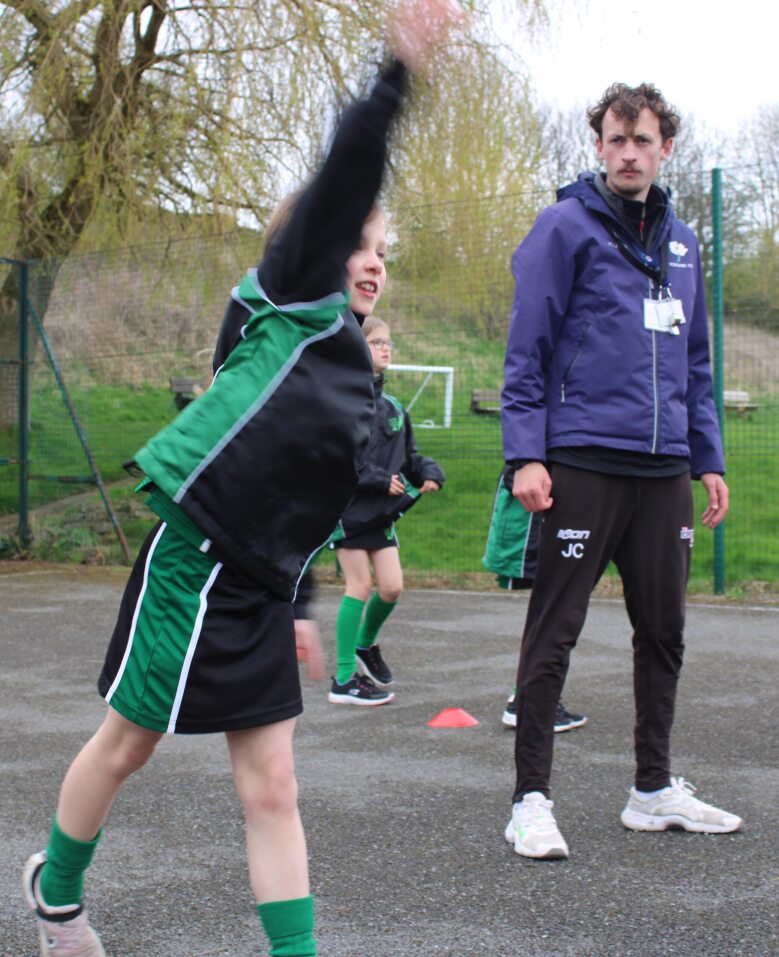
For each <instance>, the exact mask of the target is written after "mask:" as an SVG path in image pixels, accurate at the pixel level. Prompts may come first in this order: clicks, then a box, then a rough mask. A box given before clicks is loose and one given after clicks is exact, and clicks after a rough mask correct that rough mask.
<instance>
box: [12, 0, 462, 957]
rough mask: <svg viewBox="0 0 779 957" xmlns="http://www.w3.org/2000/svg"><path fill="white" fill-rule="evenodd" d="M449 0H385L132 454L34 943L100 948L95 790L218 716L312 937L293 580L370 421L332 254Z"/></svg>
mask: <svg viewBox="0 0 779 957" xmlns="http://www.w3.org/2000/svg"><path fill="white" fill-rule="evenodd" d="M456 16H457V14H456V13H455V11H454V9H453V8H452V7H451V6H450V4H449V0H404V2H403V3H401V5H400V6H399V7H398V8H396V10H395V13H394V15H393V17H392V20H391V24H390V27H391V45H392V49H393V52H394V54H395V56H396V57H397V60H395V61H394V62H393V64H392V65H391V66H390V67H389V68H388V70H387V71H386V72H385V73H384V74H383V76H382V78H381V79H380V80H379V81H378V82H377V84H376V86H375V87H374V89H373V91H372V93H371V94H370V96H369V97H368V98H367V99H366V100H364V101H362V102H359V103H357V104H355V106H354V107H352V109H351V110H349V111H348V112H347V114H346V115H345V116H344V118H343V120H342V122H341V124H340V126H339V129H338V132H337V134H336V136H335V138H334V141H333V144H332V147H331V149H330V153H329V155H328V157H327V159H326V161H325V163H324V165H323V167H322V169H321V170H320V172H319V173H318V175H317V177H316V179H315V180H314V181H313V182H312V183H311V184H310V185H309V186H308V188H307V189H306V190H305V191H304V192H302V194H300V195H299V197H298V198H297V201H296V203H295V204H294V207H293V208H292V209H291V212H290V214H289V219H288V221H287V222H286V224H285V225H283V226H282V228H281V229H280V231H279V233H278V235H277V236H276V238H275V239H274V240H273V241H272V242H271V244H270V247H269V249H268V250H267V253H266V255H265V256H264V258H263V259H262V261H261V263H260V264H259V267H258V268H257V269H254V270H251V271H250V272H249V274H248V275H247V277H246V278H245V279H244V280H243V282H242V283H241V284H240V286H239V287H238V288H237V289H236V290H235V291H234V293H233V299H232V302H231V304H230V306H229V308H228V312H227V315H226V317H225V321H224V324H223V328H222V333H221V334H220V338H219V344H218V346H217V365H218V368H217V371H216V375H215V377H214V380H213V383H212V385H211V387H210V389H209V390H208V391H207V392H206V393H205V394H204V395H202V396H201V397H200V398H199V399H198V400H197V401H196V402H193V403H192V404H191V405H189V406H187V408H186V409H184V411H183V412H182V413H181V415H180V416H179V417H178V418H177V419H176V420H175V421H174V422H173V423H172V424H171V425H170V426H168V427H167V428H166V429H164V430H163V431H162V432H161V433H159V434H158V435H157V436H155V437H154V438H153V439H151V440H150V441H149V443H148V444H147V445H146V446H145V447H144V448H143V449H141V450H140V452H138V453H137V455H136V456H135V460H136V463H137V465H138V466H139V467H140V468H141V469H142V470H143V472H144V473H145V474H146V476H147V480H146V482H145V483H144V485H145V487H146V489H147V490H148V493H149V498H148V502H149V504H150V506H151V508H152V509H153V510H154V511H155V513H156V514H157V515H158V516H159V517H160V519H161V521H160V522H159V523H158V525H157V526H156V527H155V528H154V530H153V531H152V533H151V534H150V536H149V538H148V539H147V541H146V542H145V543H144V545H143V547H142V549H141V552H140V554H139V556H138V559H137V561H136V564H135V567H134V569H133V572H132V574H131V576H130V580H129V582H128V585H127V588H126V590H125V594H124V598H123V601H122V605H121V609H120V612H119V620H118V623H117V626H116V630H115V632H114V635H113V638H112V640H111V643H110V646H109V648H108V652H107V656H106V661H105V665H104V668H103V672H102V674H101V677H100V682H99V687H100V691H101V694H102V695H103V696H104V697H105V699H106V701H107V702H108V705H109V707H108V710H107V713H106V716H105V719H104V720H103V723H102V725H101V726H100V728H99V729H98V731H97V732H96V734H95V735H94V736H93V737H92V738H91V739H90V740H89V741H88V742H87V744H86V745H85V746H84V748H83V749H82V750H81V752H80V753H79V754H78V755H77V756H76V758H75V760H74V761H73V763H72V764H71V765H70V768H69V770H68V772H67V774H66V775H65V779H64V781H63V784H62V788H61V792H60V796H59V803H58V805H57V810H56V816H55V819H54V823H53V827H52V830H51V835H50V838H49V843H48V847H47V849H46V850H45V851H43V852H41V853H38V854H34V855H33V856H32V857H31V858H30V860H29V861H28V863H27V867H26V868H25V873H24V888H25V893H26V896H27V899H28V901H29V903H30V906H31V907H32V908H34V910H35V912H36V914H37V918H38V930H39V935H40V950H41V954H42V955H45V957H103V955H104V953H105V952H104V950H103V947H102V944H101V943H100V940H99V938H98V936H97V934H96V933H95V932H94V930H93V929H92V928H91V927H90V926H89V923H88V920H87V914H86V911H85V910H84V906H83V882H84V873H85V871H86V869H87V867H88V866H89V863H90V861H91V859H92V855H93V853H94V851H95V848H96V846H97V844H98V841H99V839H100V836H101V833H102V828H103V825H104V823H105V820H106V818H107V816H108V812H109V810H110V808H111V805H112V804H113V801H114V799H115V798H116V796H117V794H118V793H119V790H120V789H121V787H122V785H123V784H124V782H125V780H126V779H127V778H128V777H129V776H130V775H131V774H132V773H133V772H134V771H136V770H138V769H139V768H141V767H142V766H143V765H144V764H145V763H146V762H147V761H148V760H149V758H150V757H151V755H152V754H153V753H154V750H155V747H156V745H157V744H158V742H159V740H160V738H161V737H162V735H163V734H164V733H195V732H216V731H221V732H224V733H225V734H226V737H227V744H228V748H229V751H230V757H231V761H232V767H233V777H234V781H235V786H236V790H237V792H238V796H239V798H240V801H241V805H242V807H243V812H244V816H245V819H246V841H247V854H248V861H249V878H250V882H251V887H252V891H253V893H254V896H255V899H256V901H257V904H258V912H259V916H260V919H261V921H262V924H263V927H264V928H265V931H266V933H267V935H268V937H269V939H270V953H271V955H274V957H281V955H284V957H311V955H314V954H315V953H316V944H315V942H314V934H313V926H314V918H313V900H312V898H311V896H310V890H309V881H308V863H307V854H306V844H305V838H304V835H303V828H302V825H301V821H300V816H299V812H298V805H297V782H296V777H295V771H294V762H293V754H292V733H293V729H294V726H295V718H296V716H297V715H298V714H299V713H300V711H301V710H302V706H301V695H300V682H299V676H298V670H297V662H296V655H295V633H294V624H293V612H292V599H293V596H294V594H295V588H296V583H297V580H298V578H299V576H300V574H301V571H302V569H303V568H304V566H305V564H306V561H307V559H308V557H309V555H310V554H311V553H312V552H314V551H315V550H316V549H317V548H318V547H319V546H320V545H321V543H322V542H323V541H324V540H325V539H326V538H327V537H328V535H329V533H330V532H331V531H332V528H333V527H334V526H335V524H336V522H337V521H338V518H339V516H340V515H341V514H342V512H343V510H344V508H345V506H346V504H347V502H348V501H349V498H350V496H351V494H352V492H353V490H354V487H355V485H356V481H357V467H358V465H359V464H360V463H361V462H362V461H363V459H364V458H365V454H366V452H367V447H368V441H369V437H370V429H371V420H372V414H373V403H374V398H373V384H372V379H371V370H370V363H369V361H368V356H367V350H366V347H365V342H364V339H363V336H362V333H361V330H360V324H359V319H358V317H356V316H355V313H354V312H352V311H351V310H350V309H349V304H348V297H347V295H346V294H345V293H344V292H343V290H344V285H345V282H346V276H347V272H348V273H350V274H351V275H352V276H358V275H361V270H363V269H364V268H365V261H366V259H367V260H371V259H373V258H375V256H376V253H377V234H378V233H383V229H382V227H381V226H380V218H379V217H377V216H376V215H375V214H373V213H372V212H371V211H372V210H373V209H374V206H375V200H376V195H377V193H378V190H379V188H380V185H381V181H382V174H383V171H384V166H385V158H386V148H387V142H388V136H389V132H390V128H391V125H392V121H393V118H394V117H395V115H396V114H397V112H398V109H399V107H400V104H401V101H402V99H403V91H404V87H405V79H406V68H410V69H413V70H422V69H424V68H425V67H426V66H427V65H428V64H429V62H430V59H431V57H432V56H433V54H434V52H435V50H436V48H437V47H438V46H439V45H440V43H442V42H443V41H444V40H445V38H446V35H447V33H448V30H449V28H450V26H451V25H452V23H453V22H454V20H455V18H456ZM404 64H405V65H404ZM360 285H361V283H360V280H359V279H358V281H357V286H358V287H359V286H360ZM363 285H364V283H363ZM373 301H374V299H373V298H372V297H371V296H370V295H367V296H360V295H358V294H355V297H354V301H353V303H352V306H353V308H354V310H355V312H357V313H359V314H361V315H366V314H367V313H369V312H370V311H371V309H372V302H373ZM313 383H316V396H315V401H313V402H312V396H311V389H312V384H313ZM116 872H117V875H119V874H120V873H121V863H118V864H117V868H116ZM136 932H137V931H136ZM117 951H118V952H119V953H121V951H122V948H121V945H118V946H117Z"/></svg>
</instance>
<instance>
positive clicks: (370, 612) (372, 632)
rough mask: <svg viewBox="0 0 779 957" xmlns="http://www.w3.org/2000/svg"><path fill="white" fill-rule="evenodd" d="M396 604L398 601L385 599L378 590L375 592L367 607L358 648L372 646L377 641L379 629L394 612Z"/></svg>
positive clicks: (358, 637)
mask: <svg viewBox="0 0 779 957" xmlns="http://www.w3.org/2000/svg"><path fill="white" fill-rule="evenodd" d="M395 605H397V602H396V601H384V599H383V598H382V597H381V596H380V595H379V593H378V592H377V591H375V592H374V593H373V595H372V596H371V599H370V601H369V602H368V604H367V606H366V608H365V617H364V618H363V620H362V625H361V626H360V631H359V634H358V635H357V647H358V648H370V646H371V645H372V644H373V643H374V642H375V641H376V636H377V635H378V634H379V629H380V628H381V626H382V625H383V624H384V622H385V621H386V620H387V619H388V618H389V616H390V615H391V614H392V609H393V608H394V607H395Z"/></svg>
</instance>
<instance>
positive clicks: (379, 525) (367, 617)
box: [328, 316, 444, 706]
mask: <svg viewBox="0 0 779 957" xmlns="http://www.w3.org/2000/svg"><path fill="white" fill-rule="evenodd" d="M362 331H363V335H364V336H365V339H366V341H367V343H368V346H369V348H370V350H371V359H372V360H373V372H374V375H375V380H374V382H375V389H376V415H375V417H374V420H373V428H372V431H371V444H370V449H369V452H368V461H367V463H366V464H365V465H364V467H363V468H362V469H361V470H360V479H359V483H358V485H357V491H356V492H355V494H354V496H353V498H352V500H351V502H349V505H348V507H347V509H346V511H345V512H344V514H343V516H342V518H341V521H340V523H339V533H340V534H337V535H336V537H335V540H334V543H333V546H334V548H336V549H337V550H338V561H339V563H340V565H341V568H342V570H343V573H344V578H345V579H346V589H345V594H344V597H343V599H342V600H341V607H340V608H339V611H338V618H337V620H336V626H335V628H336V632H335V636H336V651H337V672H336V675H335V677H334V678H333V683H332V687H331V689H330V694H329V695H328V699H329V700H330V701H331V702H332V703H333V704H356V705H369V706H370V705H374V706H375V705H382V704H389V703H390V702H391V701H392V700H393V699H394V697H395V695H394V693H392V692H391V691H389V690H388V689H389V688H390V687H391V685H392V683H393V677H392V672H391V671H390V669H389V668H388V667H387V664H386V662H385V661H384V658H383V656H382V654H381V649H380V648H379V645H378V643H377V641H376V638H377V637H378V633H379V629H380V628H381V626H382V625H383V624H384V622H385V621H386V620H387V618H388V617H389V616H390V614H391V613H392V610H393V609H394V607H395V605H396V604H397V602H398V599H399V598H400V594H401V592H402V591H403V572H402V569H401V567H400V555H399V552H398V539H397V536H396V534H395V519H396V518H399V517H400V516H401V515H402V514H403V512H404V511H405V510H406V509H407V508H409V507H410V506H411V505H412V504H413V503H414V501H415V500H416V498H417V497H418V496H419V495H420V494H422V495H424V494H425V493H427V492H437V491H438V490H439V489H440V488H441V486H442V485H443V483H444V473H443V471H442V470H441V468H440V466H439V465H438V464H437V463H436V462H434V461H433V460H432V459H429V458H425V456H423V455H420V454H419V453H418V452H417V448H416V443H415V441H414V432H413V429H412V428H411V420H410V419H409V416H408V413H407V412H406V411H405V410H404V409H403V406H402V405H401V404H400V403H399V402H398V400H397V399H395V398H393V397H392V396H390V395H387V393H386V392H384V372H385V371H386V370H387V368H388V367H389V364H390V362H391V361H392V342H391V340H390V338H389V327H388V326H387V324H386V323H385V322H382V320H381V319H377V318H376V317H373V316H372V317H370V318H368V319H366V320H365V322H364V323H363V327H362ZM371 566H372V567H373V571H374V573H375V575H376V591H375V592H374V593H373V595H372V596H371V591H372V588H373V586H372V583H371ZM369 599H370V600H369ZM355 666H356V668H357V670H356V671H355Z"/></svg>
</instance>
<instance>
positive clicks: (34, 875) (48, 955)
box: [22, 851, 106, 957]
mask: <svg viewBox="0 0 779 957" xmlns="http://www.w3.org/2000/svg"><path fill="white" fill-rule="evenodd" d="M45 863H46V852H45V851H41V852H40V853H38V854H33V855H32V857H31V858H30V859H29V860H28V861H27V864H26V865H25V868H24V875H23V877H22V885H23V887H24V896H25V897H26V898H27V903H28V904H29V905H30V907H31V908H32V909H33V910H34V911H35V916H36V918H37V922H38V939H39V943H40V949H41V957H106V952H105V951H104V950H103V945H102V944H101V943H100V938H99V937H98V936H97V934H96V933H95V931H94V929H93V928H92V927H90V926H89V920H88V918H87V912H86V911H85V910H83V909H82V907H81V906H76V907H72V906H68V907H48V906H47V905H46V903H45V902H44V900H43V898H42V897H41V895H40V891H39V890H38V877H39V875H40V872H41V868H42V867H43V865H44V864H45ZM71 915H72V916H71Z"/></svg>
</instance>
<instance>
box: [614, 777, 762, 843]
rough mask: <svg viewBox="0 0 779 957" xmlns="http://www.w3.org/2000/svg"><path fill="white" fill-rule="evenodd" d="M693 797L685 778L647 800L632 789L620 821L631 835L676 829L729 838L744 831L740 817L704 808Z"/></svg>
mask: <svg viewBox="0 0 779 957" xmlns="http://www.w3.org/2000/svg"><path fill="white" fill-rule="evenodd" d="M694 793H695V787H694V786H693V785H692V784H690V782H689V781H685V780H684V778H671V784H670V785H669V787H667V788H663V790H662V791H660V793H659V794H656V795H655V796H654V797H652V798H647V799H645V800H642V799H641V798H640V797H639V796H638V795H637V794H636V789H635V788H631V789H630V797H629V798H628V803H627V805H626V806H625V810H624V811H623V812H622V814H621V815H620V820H621V821H622V823H623V824H624V825H625V827H627V828H629V829H630V830H631V831H667V830H668V828H671V827H673V828H683V829H684V830H685V831H698V832H700V833H703V834H728V833H730V832H731V831H737V830H738V829H739V828H740V827H741V825H742V823H743V822H742V820H741V818H740V817H737V816H736V815H735V814H729V813H728V812H727V811H722V810H720V808H718V807H712V805H711V804H704V803H703V801H699V800H698V798H696V797H693V794H694Z"/></svg>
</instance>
